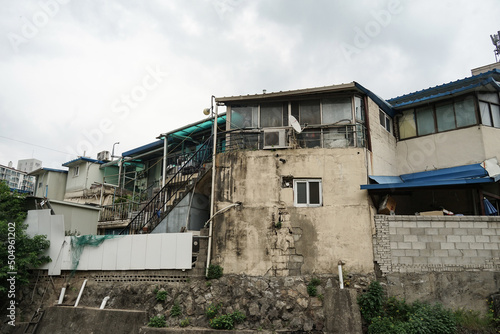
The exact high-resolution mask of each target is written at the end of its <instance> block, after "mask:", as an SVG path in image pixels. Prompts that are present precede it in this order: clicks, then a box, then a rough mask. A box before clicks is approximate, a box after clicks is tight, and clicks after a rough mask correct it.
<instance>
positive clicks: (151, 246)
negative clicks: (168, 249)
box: [145, 234, 163, 269]
mask: <svg viewBox="0 0 500 334" xmlns="http://www.w3.org/2000/svg"><path fill="white" fill-rule="evenodd" d="M162 239H163V235H162V234H148V242H147V244H146V263H145V269H157V268H161V244H162Z"/></svg>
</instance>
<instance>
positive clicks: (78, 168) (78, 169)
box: [73, 166, 80, 176]
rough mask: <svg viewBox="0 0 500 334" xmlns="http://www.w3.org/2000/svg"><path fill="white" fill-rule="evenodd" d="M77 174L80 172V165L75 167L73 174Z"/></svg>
mask: <svg viewBox="0 0 500 334" xmlns="http://www.w3.org/2000/svg"><path fill="white" fill-rule="evenodd" d="M78 174H80V166H76V167H75V169H74V173H73V176H78Z"/></svg>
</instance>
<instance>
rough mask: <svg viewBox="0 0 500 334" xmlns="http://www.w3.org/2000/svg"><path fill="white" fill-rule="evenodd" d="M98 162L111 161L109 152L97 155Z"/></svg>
mask: <svg viewBox="0 0 500 334" xmlns="http://www.w3.org/2000/svg"><path fill="white" fill-rule="evenodd" d="M97 160H101V161H109V151H102V152H99V153H97Z"/></svg>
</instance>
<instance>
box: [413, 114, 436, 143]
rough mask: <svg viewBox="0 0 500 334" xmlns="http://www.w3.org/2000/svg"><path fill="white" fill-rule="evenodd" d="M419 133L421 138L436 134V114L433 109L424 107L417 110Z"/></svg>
mask: <svg viewBox="0 0 500 334" xmlns="http://www.w3.org/2000/svg"><path fill="white" fill-rule="evenodd" d="M416 114H417V131H418V135H419V136H423V135H428V134H431V133H434V132H436V128H435V126H434V112H433V108H432V107H422V108H418V109H417V110H416Z"/></svg>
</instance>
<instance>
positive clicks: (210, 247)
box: [205, 96, 218, 275]
mask: <svg viewBox="0 0 500 334" xmlns="http://www.w3.org/2000/svg"><path fill="white" fill-rule="evenodd" d="M214 98H215V96H212V101H213V99H214ZM217 111H218V110H217V103H215V113H214V134H213V138H212V140H213V151H212V191H211V194H210V226H209V229H208V252H207V268H206V271H205V275H208V267H209V266H210V256H211V255H212V230H213V226H212V225H213V223H212V219H213V216H214V203H215V156H216V154H217Z"/></svg>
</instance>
